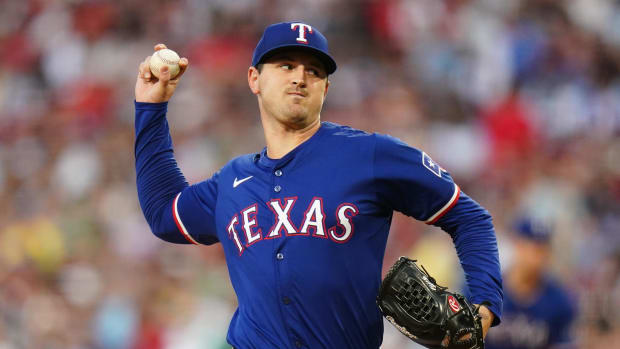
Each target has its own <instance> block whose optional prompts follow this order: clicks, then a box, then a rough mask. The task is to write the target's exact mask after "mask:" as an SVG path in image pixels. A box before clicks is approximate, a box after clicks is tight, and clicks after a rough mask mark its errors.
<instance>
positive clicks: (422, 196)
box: [373, 134, 460, 224]
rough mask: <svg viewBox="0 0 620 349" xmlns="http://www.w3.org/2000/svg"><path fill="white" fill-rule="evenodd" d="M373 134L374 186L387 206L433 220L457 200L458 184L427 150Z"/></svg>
mask: <svg viewBox="0 0 620 349" xmlns="http://www.w3.org/2000/svg"><path fill="white" fill-rule="evenodd" d="M375 137H376V144H375V154H374V168H373V172H374V177H375V189H376V193H377V197H378V199H379V201H380V202H381V203H383V204H384V205H386V206H387V208H388V209H391V210H396V211H399V212H402V213H404V214H406V215H408V216H410V217H413V218H415V219H417V220H420V221H424V222H425V223H427V224H433V223H435V222H437V221H438V220H439V219H440V218H441V217H442V216H443V215H444V214H446V212H448V211H449V210H450V209H451V208H452V207H453V206H454V205H455V204H456V203H457V201H458V199H459V194H460V189H459V187H458V186H457V185H456V184H455V183H454V182H453V180H452V178H451V177H450V174H449V173H448V172H447V171H446V170H444V169H443V168H441V167H440V166H439V165H438V164H437V163H435V162H434V161H433V160H432V159H431V157H430V156H428V154H426V153H424V152H423V151H420V150H418V149H416V148H413V147H411V146H409V145H407V144H405V143H403V142H402V141H400V140H398V139H396V138H394V137H391V136H387V135H380V134H375Z"/></svg>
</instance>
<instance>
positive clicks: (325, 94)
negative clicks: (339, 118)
mask: <svg viewBox="0 0 620 349" xmlns="http://www.w3.org/2000/svg"><path fill="white" fill-rule="evenodd" d="M327 90H329V79H326V81H325V92H323V98H325V97H327Z"/></svg>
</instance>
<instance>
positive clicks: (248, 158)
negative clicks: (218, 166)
mask: <svg viewBox="0 0 620 349" xmlns="http://www.w3.org/2000/svg"><path fill="white" fill-rule="evenodd" d="M256 157H257V154H256V153H251V154H243V155H239V156H237V157H234V158H232V159H230V160H229V161H228V162H227V163H226V165H224V166H223V167H222V171H226V170H229V169H236V170H238V169H242V168H251V167H253V165H254V162H255V158H256Z"/></svg>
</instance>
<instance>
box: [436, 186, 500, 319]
mask: <svg viewBox="0 0 620 349" xmlns="http://www.w3.org/2000/svg"><path fill="white" fill-rule="evenodd" d="M434 225H436V226H438V227H440V228H441V229H443V230H444V231H446V232H447V233H448V234H450V236H451V237H452V241H453V242H454V246H455V247H456V252H457V255H458V257H459V260H460V262H461V266H462V267H463V271H464V272H465V280H466V282H467V286H468V288H469V292H468V294H469V295H470V301H471V302H473V303H476V304H482V303H485V304H486V305H487V307H488V308H489V310H490V311H491V312H493V314H494V315H495V319H494V320H493V324H492V325H493V326H496V325H498V324H499V323H500V322H501V316H502V302H503V297H504V296H503V290H502V276H501V270H500V265H499V253H498V248H497V239H496V237H495V230H494V228H493V223H492V219H491V215H490V214H489V213H488V212H487V210H485V209H484V208H483V207H482V206H480V204H478V203H477V202H475V201H474V200H472V199H471V198H470V197H469V196H467V195H466V194H465V193H463V192H461V194H460V197H459V200H458V202H457V203H456V205H455V206H454V207H452V209H450V210H449V211H448V212H446V214H445V215H444V216H442V217H441V218H440V219H439V220H438V221H437V222H436V223H434Z"/></svg>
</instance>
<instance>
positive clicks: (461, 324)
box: [377, 257, 484, 349]
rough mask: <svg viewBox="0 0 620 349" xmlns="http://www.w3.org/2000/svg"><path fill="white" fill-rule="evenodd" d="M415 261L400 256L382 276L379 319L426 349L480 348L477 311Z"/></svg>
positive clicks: (481, 345) (481, 348)
mask: <svg viewBox="0 0 620 349" xmlns="http://www.w3.org/2000/svg"><path fill="white" fill-rule="evenodd" d="M415 262H416V261H415V260H411V259H409V258H406V257H400V259H399V260H398V261H397V262H396V263H394V265H393V266H392V268H391V269H390V271H389V272H388V273H387V275H386V276H385V279H384V280H383V282H382V284H381V288H380V289H379V295H378V296H377V304H378V305H379V309H381V312H382V313H383V316H385V318H386V319H387V320H388V321H389V322H391V323H392V324H393V325H394V326H396V328H398V330H399V331H400V332H402V333H403V334H405V335H406V336H407V337H409V338H411V339H412V340H413V341H415V342H417V343H419V344H421V345H423V346H425V347H427V348H459V349H461V348H462V349H484V340H483V337H482V322H481V317H480V315H479V314H478V308H477V307H474V306H473V305H472V304H471V303H470V302H469V301H468V300H467V299H465V297H463V296H462V295H460V294H458V293H452V292H449V291H448V290H447V288H446V287H442V286H439V285H437V283H436V282H435V279H433V278H432V277H431V276H430V275H429V274H428V273H427V272H426V270H425V269H424V267H422V268H420V267H418V265H417V264H416V263H415Z"/></svg>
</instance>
